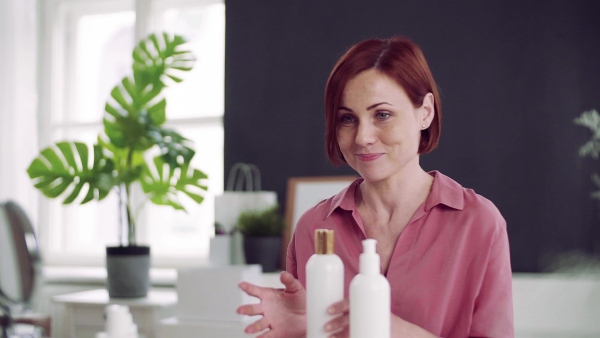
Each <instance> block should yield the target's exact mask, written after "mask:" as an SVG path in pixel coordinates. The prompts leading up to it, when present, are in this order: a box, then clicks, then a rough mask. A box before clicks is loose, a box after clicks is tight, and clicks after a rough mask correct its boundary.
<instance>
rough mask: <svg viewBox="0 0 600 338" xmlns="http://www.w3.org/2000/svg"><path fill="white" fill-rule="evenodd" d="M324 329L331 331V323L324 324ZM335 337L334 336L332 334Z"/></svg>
mask: <svg viewBox="0 0 600 338" xmlns="http://www.w3.org/2000/svg"><path fill="white" fill-rule="evenodd" d="M325 331H331V324H327V325H325ZM333 338H335V336H333Z"/></svg>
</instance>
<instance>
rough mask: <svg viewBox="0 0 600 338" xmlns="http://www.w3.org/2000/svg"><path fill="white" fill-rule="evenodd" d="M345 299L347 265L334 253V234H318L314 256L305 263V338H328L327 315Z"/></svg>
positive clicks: (329, 317) (330, 231) (319, 230)
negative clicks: (345, 267)
mask: <svg viewBox="0 0 600 338" xmlns="http://www.w3.org/2000/svg"><path fill="white" fill-rule="evenodd" d="M343 299H344V264H343V263H342V260H341V259H340V257H338V256H337V255H336V254H334V253H333V230H326V229H317V230H315V253H314V254H313V255H312V256H311V257H310V258H309V259H308V262H306V337H307V338H326V337H329V335H330V334H329V333H326V332H325V329H324V326H325V323H327V322H328V321H330V320H331V319H333V316H331V315H330V314H328V313H327V308H329V307H330V306H331V305H333V303H336V302H339V301H341V300H343Z"/></svg>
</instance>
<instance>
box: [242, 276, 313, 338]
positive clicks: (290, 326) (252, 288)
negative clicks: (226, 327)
mask: <svg viewBox="0 0 600 338" xmlns="http://www.w3.org/2000/svg"><path fill="white" fill-rule="evenodd" d="M279 278H280V280H281V283H283V285H284V286H285V290H282V289H274V288H266V287H261V286H257V285H254V284H250V283H247V282H242V283H240V289H242V290H243V291H244V292H246V293H247V294H249V295H250V296H254V297H257V298H259V299H260V303H258V304H246V305H242V306H240V307H239V308H238V309H237V313H239V314H243V315H248V316H255V315H262V316H263V317H262V318H261V319H259V320H257V321H256V322H254V323H252V324H250V325H248V326H247V327H246V329H245V332H246V333H258V332H261V331H263V330H265V329H268V331H266V332H264V333H263V334H261V335H260V336H258V337H257V338H291V337H303V336H305V335H306V290H304V287H303V286H302V284H301V283H300V281H298V280H297V279H295V278H294V276H292V274H290V273H289V272H285V271H284V272H282V273H281V276H280V277H279Z"/></svg>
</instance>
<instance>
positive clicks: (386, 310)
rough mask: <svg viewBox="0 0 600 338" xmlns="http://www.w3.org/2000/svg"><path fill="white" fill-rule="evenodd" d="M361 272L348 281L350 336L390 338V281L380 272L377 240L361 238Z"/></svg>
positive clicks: (352, 337) (358, 337) (355, 337)
mask: <svg viewBox="0 0 600 338" xmlns="http://www.w3.org/2000/svg"><path fill="white" fill-rule="evenodd" d="M362 244H363V253H362V254H360V258H359V263H360V272H359V274H358V275H356V276H354V278H352V281H351V282H350V338H390V335H391V301H390V298H391V293H390V283H389V282H388V280H387V279H386V278H385V277H384V276H383V275H382V274H381V272H380V270H381V267H380V263H379V255H378V254H377V252H376V251H375V246H376V245H377V241H376V240H374V239H365V240H364V241H362Z"/></svg>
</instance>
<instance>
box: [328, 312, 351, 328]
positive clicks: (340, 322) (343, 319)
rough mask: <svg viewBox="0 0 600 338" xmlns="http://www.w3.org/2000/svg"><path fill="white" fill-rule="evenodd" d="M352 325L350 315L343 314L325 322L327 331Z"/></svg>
mask: <svg viewBox="0 0 600 338" xmlns="http://www.w3.org/2000/svg"><path fill="white" fill-rule="evenodd" d="M349 325H350V316H349V315H347V314H346V315H342V316H337V317H335V318H334V319H332V320H330V321H328V322H327V323H325V332H334V331H338V330H340V329H347V328H348V327H349Z"/></svg>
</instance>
